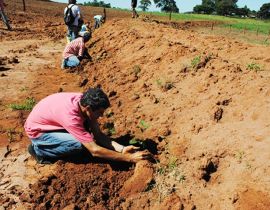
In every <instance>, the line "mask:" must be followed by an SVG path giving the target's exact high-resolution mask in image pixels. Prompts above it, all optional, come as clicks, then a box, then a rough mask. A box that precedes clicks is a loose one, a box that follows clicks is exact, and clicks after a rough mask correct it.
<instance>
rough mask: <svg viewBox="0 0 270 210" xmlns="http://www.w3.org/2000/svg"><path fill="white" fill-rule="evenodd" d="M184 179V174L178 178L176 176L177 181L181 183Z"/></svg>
mask: <svg viewBox="0 0 270 210" xmlns="http://www.w3.org/2000/svg"><path fill="white" fill-rule="evenodd" d="M185 180H186V176H185V175H183V174H182V175H180V176H179V178H178V181H179V182H181V183H183V182H184V181H185Z"/></svg>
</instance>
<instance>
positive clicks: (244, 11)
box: [235, 5, 251, 17]
mask: <svg viewBox="0 0 270 210" xmlns="http://www.w3.org/2000/svg"><path fill="white" fill-rule="evenodd" d="M250 13H251V11H250V9H249V8H248V7H247V5H246V6H244V7H243V8H237V9H236V12H235V14H236V15H238V16H244V17H247V16H248V15H249V14H250Z"/></svg>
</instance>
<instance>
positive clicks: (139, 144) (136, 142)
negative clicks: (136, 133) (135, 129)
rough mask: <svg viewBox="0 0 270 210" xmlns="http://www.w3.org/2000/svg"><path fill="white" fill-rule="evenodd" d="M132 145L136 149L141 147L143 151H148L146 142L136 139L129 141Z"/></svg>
mask: <svg viewBox="0 0 270 210" xmlns="http://www.w3.org/2000/svg"><path fill="white" fill-rule="evenodd" d="M129 144H130V145H133V146H135V147H139V148H140V149H141V150H144V149H146V143H145V142H144V141H140V140H138V139H136V138H133V139H131V140H130V141H129Z"/></svg>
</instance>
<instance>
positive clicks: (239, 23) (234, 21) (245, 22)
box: [145, 12, 270, 34]
mask: <svg viewBox="0 0 270 210" xmlns="http://www.w3.org/2000/svg"><path fill="white" fill-rule="evenodd" d="M145 14H152V15H157V16H163V17H166V16H167V17H168V16H169V14H168V13H162V12H151V13H149V12H147V13H145ZM172 20H175V21H192V20H197V21H198V20H202V21H219V22H222V23H223V24H222V26H224V27H232V28H234V29H239V30H243V29H246V30H250V31H257V30H258V32H259V33H263V34H268V33H269V32H270V21H262V20H256V19H250V18H231V17H224V16H218V15H203V14H176V13H173V14H172Z"/></svg>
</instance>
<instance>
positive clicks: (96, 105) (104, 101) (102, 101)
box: [80, 88, 110, 111]
mask: <svg viewBox="0 0 270 210" xmlns="http://www.w3.org/2000/svg"><path fill="white" fill-rule="evenodd" d="M80 103H81V105H82V106H83V107H86V106H90V107H91V109H92V111H96V110H98V109H100V108H103V109H107V108H108V107H109V106H110V102H109V99H108V96H107V95H106V94H105V93H104V92H103V90H102V89H100V88H89V89H88V90H87V91H86V92H84V93H83V96H82V98H81V100H80Z"/></svg>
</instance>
